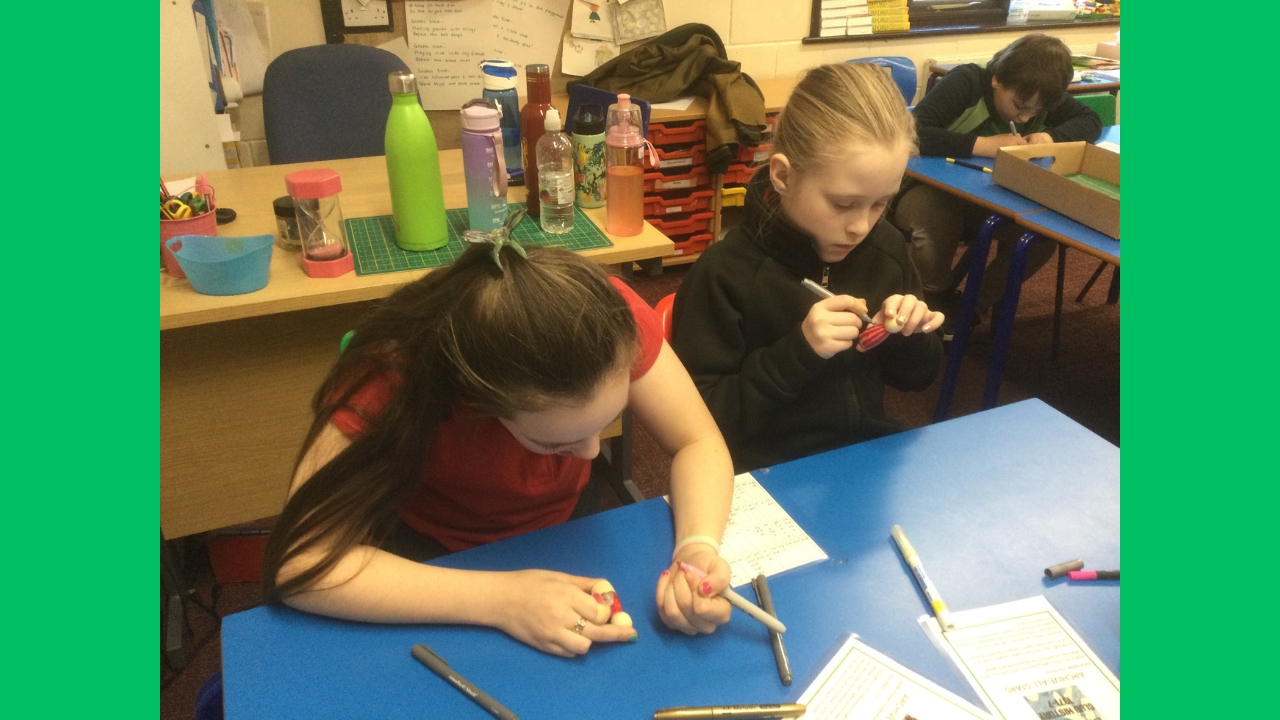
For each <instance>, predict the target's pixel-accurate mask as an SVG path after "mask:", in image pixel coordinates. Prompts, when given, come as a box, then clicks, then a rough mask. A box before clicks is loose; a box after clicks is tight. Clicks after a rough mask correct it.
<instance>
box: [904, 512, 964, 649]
mask: <svg viewBox="0 0 1280 720" xmlns="http://www.w3.org/2000/svg"><path fill="white" fill-rule="evenodd" d="M889 534H890V535H892V536H893V541H894V542H895V543H897V545H898V551H899V552H901V553H902V559H903V560H905V561H906V562H907V567H909V568H911V574H912V575H914V576H915V578H916V584H918V585H919V586H920V592H923V593H924V598H925V600H928V601H929V607H931V608H933V615H934V617H936V618H938V626H939V627H941V628H942V630H943V631H944V632H945V631H947V630H954V629H955V627H956V625H955V623H953V622H951V613H950V612H948V611H947V604H946V603H945V602H943V601H942V596H941V595H939V594H938V589H937V588H935V587H934V586H933V583H932V582H930V580H929V576H928V575H926V574H925V573H924V565H923V564H921V562H920V556H919V555H917V554H916V549H915V548H914V547H912V546H911V541H910V540H908V539H907V534H906V533H904V532H902V526H901V525H894V526H893V529H891V530H890V531H889Z"/></svg>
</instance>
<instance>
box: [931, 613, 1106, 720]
mask: <svg viewBox="0 0 1280 720" xmlns="http://www.w3.org/2000/svg"><path fill="white" fill-rule="evenodd" d="M951 618H952V620H954V621H955V624H956V629H955V630H949V631H947V632H946V633H942V632H940V631H939V629H938V621H937V620H935V619H934V618H933V617H932V616H922V617H921V618H920V625H921V627H923V628H924V629H925V632H927V633H928V634H929V637H930V639H931V640H933V643H934V645H936V646H937V647H938V649H939V650H941V651H942V653H943V654H945V655H947V657H948V658H950V659H951V661H952V663H953V664H954V665H955V666H956V667H957V668H958V669H959V670H960V674H961V675H964V676H965V679H966V680H968V681H969V684H971V685H973V687H974V690H975V691H976V692H977V693H978V697H980V698H982V699H983V702H985V703H986V704H987V705H988V707H989V708H990V709H992V710H994V711H995V712H997V713H999V714H1000V716H1002V717H1004V718H1005V720H1045V719H1046V718H1055V719H1057V720H1120V680H1119V679H1117V678H1116V676H1115V675H1113V674H1112V673H1111V671H1110V670H1108V669H1107V666H1106V665H1104V664H1102V661H1101V660H1099V659H1098V656H1097V655H1095V654H1094V652H1093V650H1091V649H1090V648H1089V646H1088V645H1086V644H1085V642H1084V640H1082V639H1081V638H1080V636H1079V635H1077V634H1076V632H1075V630H1073V629H1072V628H1071V626H1070V625H1068V624H1067V622H1066V620H1064V619H1063V617H1062V615H1060V614H1058V611H1057V610H1056V609H1055V608H1054V607H1053V606H1052V605H1050V604H1049V601H1048V600H1047V599H1046V598H1045V597H1044V596H1043V595H1040V596H1037V597H1033V598H1027V599H1026V600H1015V601H1014V602H1009V603H1004V604H1002V605H992V606H990V607H985V608H977V609H975V610H964V611H961V612H952V613H951Z"/></svg>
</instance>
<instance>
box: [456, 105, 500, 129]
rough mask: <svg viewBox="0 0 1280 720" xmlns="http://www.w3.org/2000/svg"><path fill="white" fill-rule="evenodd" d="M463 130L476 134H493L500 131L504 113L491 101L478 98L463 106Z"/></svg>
mask: <svg viewBox="0 0 1280 720" xmlns="http://www.w3.org/2000/svg"><path fill="white" fill-rule="evenodd" d="M461 112H462V129H463V130H472V131H474V132H492V131H494V130H497V129H498V122H499V118H501V117H502V112H501V111H499V110H498V108H497V106H496V105H494V104H493V103H492V102H490V101H489V100H484V99H482V98H476V99H475V100H468V101H467V102H466V103H465V104H463V106H462V111H461Z"/></svg>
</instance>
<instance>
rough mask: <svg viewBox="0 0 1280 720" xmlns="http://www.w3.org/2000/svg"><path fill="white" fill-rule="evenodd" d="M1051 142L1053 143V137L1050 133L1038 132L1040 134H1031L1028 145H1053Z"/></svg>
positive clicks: (1028, 137)
mask: <svg viewBox="0 0 1280 720" xmlns="http://www.w3.org/2000/svg"><path fill="white" fill-rule="evenodd" d="M1051 142H1053V136H1052V135H1050V134H1049V133H1045V132H1038V133H1031V134H1030V135H1028V136H1027V144H1028V145H1044V144H1045V143H1051Z"/></svg>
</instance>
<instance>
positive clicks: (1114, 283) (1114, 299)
mask: <svg viewBox="0 0 1280 720" xmlns="http://www.w3.org/2000/svg"><path fill="white" fill-rule="evenodd" d="M1118 302H1120V266H1119V265H1117V266H1116V269H1115V270H1114V271H1112V273H1111V287H1109V288H1107V304H1108V305H1115V304H1116V303H1118Z"/></svg>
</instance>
